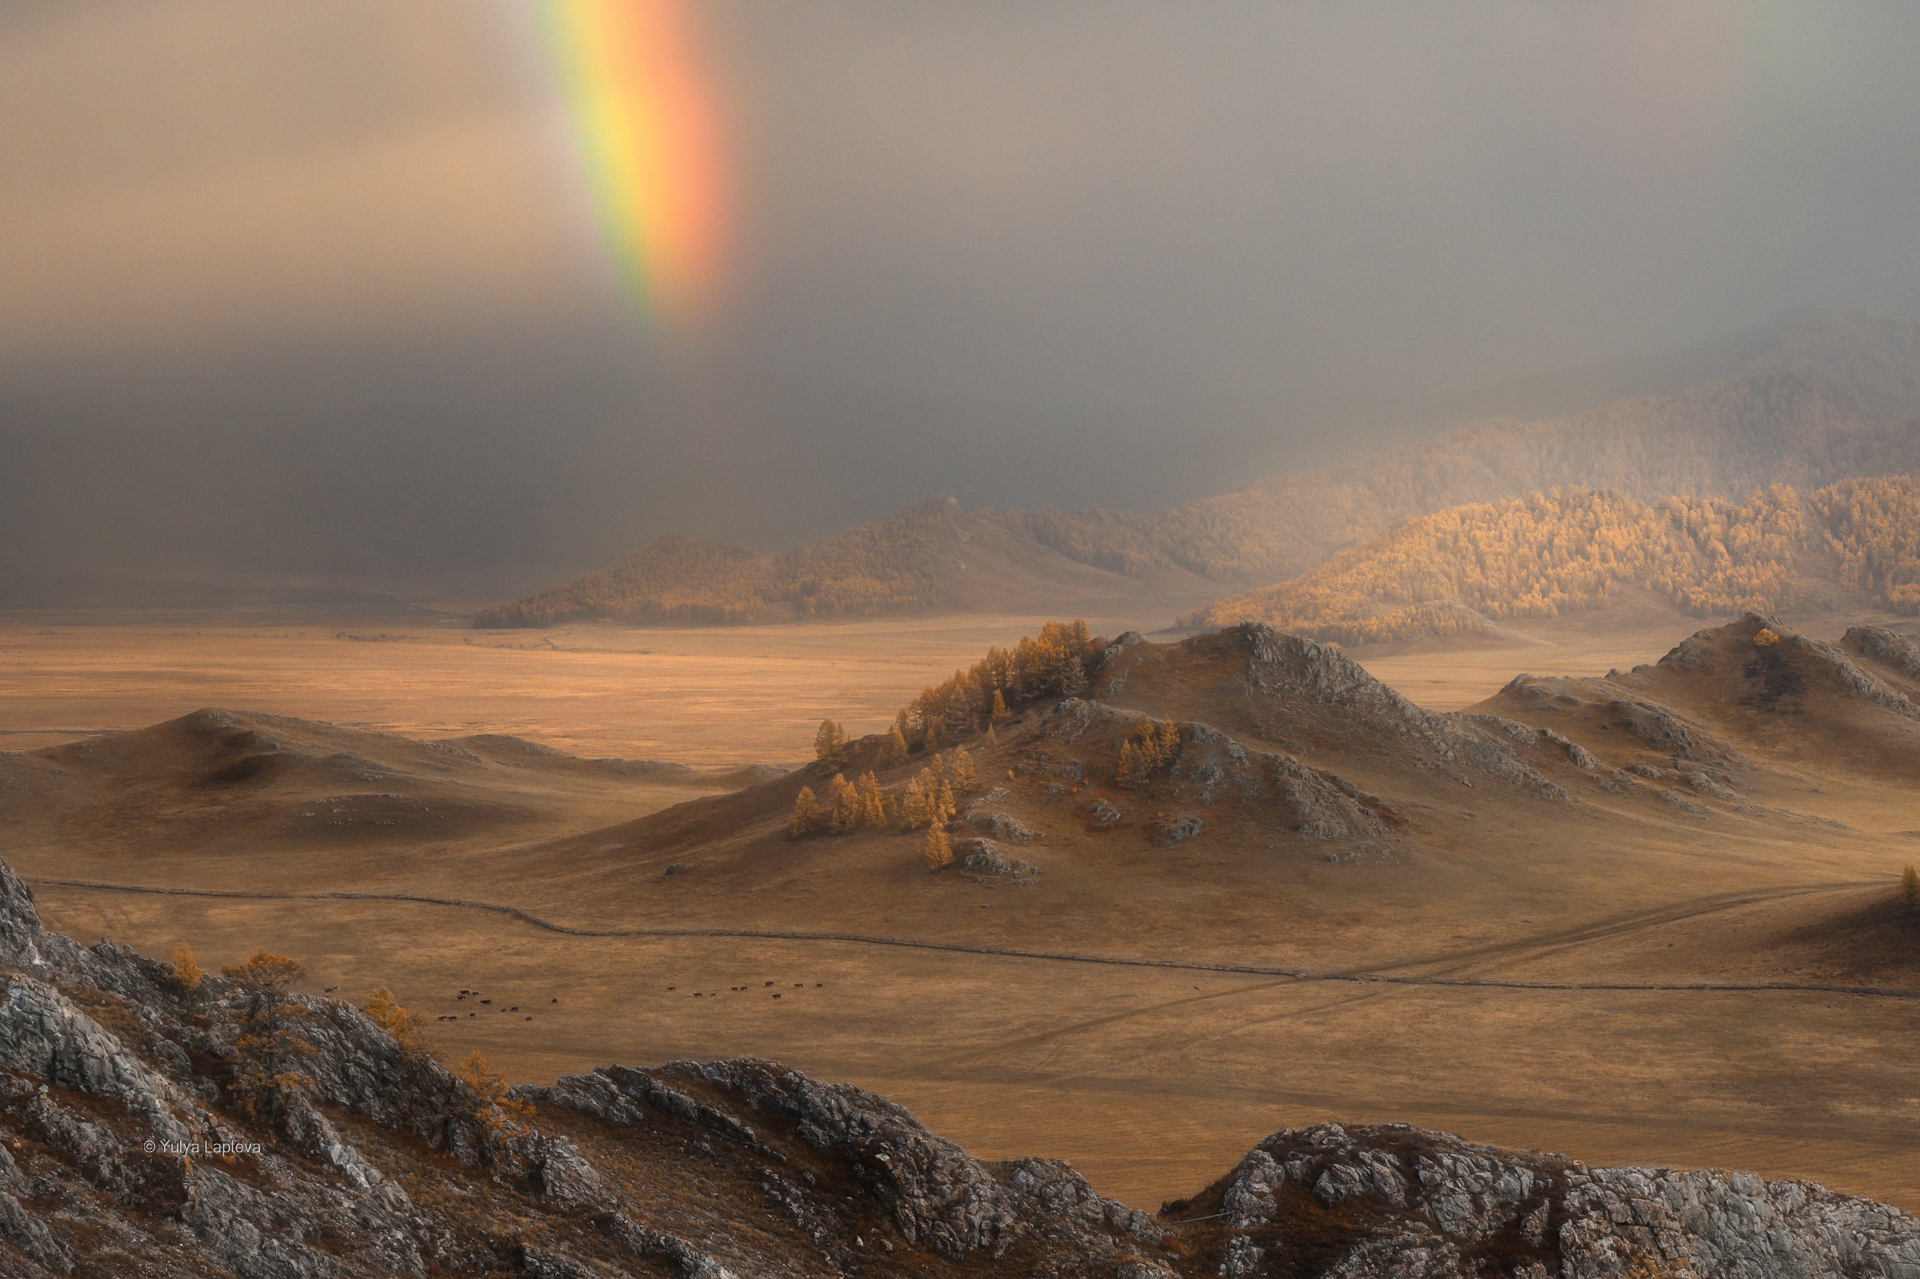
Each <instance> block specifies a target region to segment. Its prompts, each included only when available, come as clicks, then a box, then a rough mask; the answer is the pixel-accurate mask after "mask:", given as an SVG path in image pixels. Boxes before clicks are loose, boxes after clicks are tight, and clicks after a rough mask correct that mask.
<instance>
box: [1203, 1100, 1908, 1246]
mask: <svg viewBox="0 0 1920 1279" xmlns="http://www.w3.org/2000/svg"><path fill="white" fill-rule="evenodd" d="M1218 1195H1219V1198H1218V1204H1217V1208H1216V1209H1215V1210H1216V1211H1218V1212H1220V1213H1221V1214H1223V1216H1224V1219H1225V1221H1226V1222H1227V1224H1228V1225H1229V1226H1230V1227H1231V1229H1232V1232H1233V1233H1232V1236H1231V1238H1230V1239H1229V1240H1228V1241H1227V1242H1226V1243H1225V1245H1224V1247H1223V1248H1222V1250H1221V1251H1220V1253H1219V1260H1218V1262H1217V1263H1216V1265H1217V1267H1218V1269H1217V1270H1216V1273H1219V1274H1227V1273H1238V1274H1244V1275H1249V1276H1251V1275H1261V1274H1267V1273H1275V1274H1280V1273H1285V1274H1293V1273H1303V1272H1301V1271H1299V1270H1298V1269H1297V1268H1290V1267H1295V1259H1294V1258H1291V1257H1288V1256H1286V1254H1285V1252H1284V1251H1283V1250H1282V1249H1283V1246H1284V1244H1285V1243H1286V1241H1287V1240H1288V1239H1289V1238H1290V1237H1293V1236H1294V1235H1295V1233H1296V1230H1297V1229H1298V1228H1300V1227H1301V1226H1302V1225H1303V1224H1304V1222H1305V1221H1306V1220H1308V1219H1309V1218H1310V1219H1311V1221H1312V1223H1313V1229H1314V1230H1315V1231H1317V1232H1318V1233H1319V1235H1320V1236H1321V1237H1322V1238H1325V1237H1326V1236H1327V1230H1328V1226H1329V1219H1328V1218H1327V1217H1325V1216H1312V1215H1311V1213H1313V1212H1314V1211H1317V1210H1328V1211H1331V1212H1333V1213H1335V1214H1336V1216H1335V1218H1334V1219H1333V1220H1336V1221H1338V1222H1339V1223H1340V1227H1339V1228H1340V1231H1341V1232H1342V1233H1343V1234H1344V1236H1345V1238H1346V1239H1347V1242H1346V1243H1345V1244H1343V1245H1340V1246H1339V1247H1337V1248H1335V1249H1334V1250H1333V1251H1332V1252H1331V1253H1329V1254H1327V1255H1323V1256H1321V1257H1320V1258H1319V1259H1318V1260H1317V1261H1316V1263H1315V1266H1314V1268H1312V1269H1310V1270H1309V1271H1306V1272H1304V1273H1313V1274H1324V1275H1328V1276H1333V1275H1339V1276H1344V1277H1346V1279H1404V1277H1406V1276H1426V1277H1428V1279H1469V1277H1471V1276H1481V1275H1489V1274H1498V1275H1508V1276H1517V1277H1520V1279H1545V1277H1548V1276H1553V1277H1556V1279H1646V1277H1647V1276H1689V1277H1691V1279H1853V1277H1854V1276H1868V1275H1872V1276H1885V1277H1887V1279H1892V1277H1894V1276H1899V1277H1900V1279H1920V1222H1916V1221H1914V1220H1913V1219H1912V1218H1910V1217H1908V1216H1906V1215H1905V1214H1903V1213H1900V1212H1898V1211H1896V1210H1894V1209H1892V1208H1888V1207H1886V1206H1884V1205H1882V1204H1876V1203H1873V1202H1871V1201H1868V1200H1863V1199H1851V1198H1847V1197H1845V1196H1841V1195H1835V1194H1832V1193H1831V1192H1829V1191H1826V1190H1824V1189H1822V1188H1820V1187H1818V1186H1814V1185H1810V1184H1808V1183H1805V1182H1768V1181H1764V1180H1762V1179H1760V1178H1758V1177H1752V1176H1743V1175H1740V1174H1736V1173H1723V1172H1670V1171H1666V1170H1662V1169H1641V1168H1609V1169H1588V1168H1585V1167H1583V1166H1582V1165H1580V1164H1578V1163H1575V1162H1572V1161H1570V1160H1566V1159H1563V1158H1561V1157H1559V1156H1556V1155H1543V1154H1539V1153H1537V1152H1536V1153H1532V1154H1518V1153H1515V1152H1511V1151H1503V1150H1496V1149H1493V1148H1490V1147H1485V1146H1475V1145H1471V1144H1469V1143H1467V1142H1463V1141H1460V1140H1459V1139H1458V1138H1454V1137H1448V1136H1445V1135H1443V1134H1439V1133H1430V1132H1424V1131H1422V1130H1420V1129H1416V1128H1407V1127H1386V1128H1364V1129H1347V1128H1342V1127H1341V1126H1339V1125H1337V1124H1323V1125H1320V1126H1318V1127H1315V1128H1308V1129H1303V1130H1297V1131H1288V1132H1280V1133H1275V1134H1274V1135H1273V1136H1271V1137H1269V1138H1267V1139H1266V1140H1265V1141H1263V1142H1261V1143H1260V1144H1259V1145H1258V1146H1257V1147H1255V1148H1254V1149H1253V1150H1252V1151H1250V1152H1249V1153H1248V1154H1247V1155H1246V1157H1245V1158H1243V1159H1242V1160H1241V1161H1240V1163H1239V1165H1238V1166H1237V1167H1236V1168H1235V1169H1234V1170H1233V1172H1232V1173H1231V1174H1230V1175H1229V1176H1228V1177H1227V1179H1226V1180H1225V1182H1224V1183H1223V1184H1222V1185H1221V1187H1220V1189H1219V1191H1218ZM1304 1196H1310V1197H1311V1200H1312V1201H1313V1202H1314V1203H1315V1204H1316V1205H1317V1209H1309V1208H1308V1207H1307V1206H1306V1201H1305V1199H1304ZM1203 1202H1204V1201H1203ZM1207 1206H1208V1207H1213V1206H1214V1205H1212V1204H1208V1205H1207ZM1174 1207H1176V1208H1178V1209H1180V1210H1181V1211H1182V1213H1183V1214H1185V1213H1189V1212H1192V1213H1198V1212H1201V1211H1204V1209H1202V1208H1198V1207H1195V1206H1194V1205H1193V1204H1180V1205H1174ZM1256 1254H1257V1255H1256ZM1269 1254H1271V1255H1272V1256H1273V1257H1274V1258H1275V1264H1274V1267H1273V1269H1272V1270H1271V1271H1269V1270H1268V1269H1267V1267H1266V1264H1265V1263H1264V1261H1263V1260H1262V1259H1263V1258H1265V1257H1267V1256H1268V1255H1269Z"/></svg>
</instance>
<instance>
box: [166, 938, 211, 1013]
mask: <svg viewBox="0 0 1920 1279" xmlns="http://www.w3.org/2000/svg"><path fill="white" fill-rule="evenodd" d="M171 971H172V973H173V979H174V980H175V981H177V982H179V983H180V985H181V988H182V989H184V990H185V991H186V992H187V998H188V999H192V998H193V996H194V994H195V992H197V991H198V990H199V989H200V983H201V982H203V981H205V980H206V978H207V975H206V973H205V972H203V971H201V968H200V965H198V964H196V963H194V962H193V947H191V946H189V945H187V943H185V942H181V943H180V944H179V945H178V946H175V947H174V948H173V964H172V965H171Z"/></svg>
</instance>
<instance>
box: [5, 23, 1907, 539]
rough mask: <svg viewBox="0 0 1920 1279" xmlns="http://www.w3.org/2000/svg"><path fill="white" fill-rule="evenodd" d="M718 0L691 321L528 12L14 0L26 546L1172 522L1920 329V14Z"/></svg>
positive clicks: (17, 313) (10, 344) (20, 463)
mask: <svg viewBox="0 0 1920 1279" xmlns="http://www.w3.org/2000/svg"><path fill="white" fill-rule="evenodd" d="M697 15H698V18H699V25H700V31H701V36H702V39H703V42H704V48H705V56H706V61H707V62H708V64H709V65H710V67H711V68H712V71H713V77H712V79H713V86H712V87H713V92H714V96H715V102H716V107H717V110H718V112H719V114H720V116H721V119H722V121H723V126H724V127H723V132H724V133H725V135H726V138H727V149H728V153H729V155H728V169H729V189H730V190H731V192H732V196H733V199H734V202H735V208H734V210H733V217H732V219H731V222H732V226H733V228H734V235H735V240H734V244H733V246H732V250H731V253H732V257H733V259H734V260H733V262H732V264H731V270H730V272H729V273H728V274H729V279H730V281H731V285H730V293H729V295H728V297H727V299H726V302H725V305H724V307H723V308H722V310H721V313H720V316H721V318H720V319H719V321H718V322H717V323H716V324H715V325H714V326H713V327H712V328H711V329H709V330H707V331H705V332H704V333H701V334H699V335H696V336H694V337H690V338H686V339H684V340H681V341H677V342H673V343H667V344H659V343H653V344H648V343H644V342H641V341H639V340H638V339H636V338H634V337H633V335H632V328H631V324H630V321H629V318H628V316H627V315H626V314H625V313H624V312H623V311H622V309H621V306H620V303H619V298H618V296H617V291H616V287H615V285H614V283H613V280H612V277H611V274H610V272H609V271H607V269H606V267H605V261H604V255H603V253H602V252H601V251H600V249H599V248H598V245H597V243H596V237H595V233H594V231H593V229H592V227H591V225H590V222H589V219H588V217H587V214H586V205H585V202H584V199H583V197H582V195H581V193H580V191H579V189H578V185H577V183H576V182H575V181H574V180H573V178H572V173H573V168H572V165H571V158H570V156H569V155H568V153H567V144H566V140H565V132H564V127H563V125H562V123H561V121H560V118H559V115H558V113H557V108H556V105H555V103H554V101H553V99H552V96H551V92H550V89H549V87H548V85H547V83H546V81H545V78H544V76H543V74H542V73H541V70H540V60H539V52H538V48H537V42H536V40H535V38H534V24H533V23H532V21H531V18H530V15H529V13H528V12H527V10H526V9H525V7H524V6H522V5H519V4H513V3H504V2H503V3H499V4H488V5H478V4H456V3H442V4H425V3H423V4H419V5H407V6H388V5H384V4H374V3H371V0H365V2H349V0H339V2H338V3H330V4H326V5H321V4H312V5H302V4H292V5H275V6H257V5H250V4H239V3H219V2H216V0H194V2H188V0H172V2H171V3H156V4H151V5H139V6H133V5H126V6H122V5H99V6H85V7H78V6H64V5H50V4H29V5H16V6H13V7H10V8H9V9H7V10H5V11H3V12H0V24H4V25H0V30H3V31H4V33H5V37H6V38H5V40H4V41H0V119H5V120H6V121H7V126H6V127H5V128H4V129H0V166H3V167H4V171H5V172H6V173H8V174H9V181H8V182H7V183H6V184H4V186H0V233H3V235H4V239H3V240H0V243H4V244H5V246H6V247H5V248H4V250H0V255H3V256H0V369H4V371H5V374H6V379H7V386H6V390H5V399H4V401H0V408H3V409H4V410H5V414H6V420H5V421H4V422H0V430H4V431H5V433H6V435H5V441H6V442H8V447H9V448H10V449H11V450H12V454H13V457H14V458H15V459H16V465H15V466H13V467H9V468H4V478H0V486H4V487H6V489H7V491H6V492H5V493H0V498H4V499H7V509H8V512H9V514H8V515H7V516H6V517H4V521H0V534H3V535H4V537H5V539H6V541H5V547H4V550H5V558H6V559H7V561H8V562H9V563H14V564H18V563H19V562H21V561H23V560H32V559H35V558H49V557H58V556H65V557H67V558H69V559H71V560H74V561H76V562H90V561H91V560H109V559H111V560H119V561H127V562H131V561H133V560H144V561H146V562H154V563H171V564H173V565H175V566H183V565H191V564H211V563H220V564H224V565H227V566H240V567H245V566H251V567H276V566H279V567H295V566H298V567H301V568H306V569H328V568H338V569H347V568H352V569H378V570H381V571H388V570H393V571H398V570H401V569H411V568H432V567H435V566H438V565H446V564H454V563H490V562H497V561H500V560H502V559H507V558H513V557H520V558H523V559H536V560H537V559H543V558H544V559H546V560H549V561H553V562H565V563H569V564H578V563H591V562H593V561H594V560H596V559H601V558H606V557H609V556H612V555H616V554H618V553H620V552H621V551H622V550H624V549H626V548H627V547H628V546H630V545H632V544H633V543H635V542H637V541H638V540H640V539H643V538H645V537H648V536H651V535H654V534H657V533H660V532H664V531H668V530H670V529H675V528H680V529H687V530H689V531H696V532H702V533H707V534H712V535H731V536H735V537H738V538H742V539H745V540H751V541H756V542H759V543H762V544H778V543H781V542H784V541H790V540H792V539H795V538H798V537H803V536H810V535H814V534H818V533H821V532H826V531H829V530H831V529H834V528H837V527H842V526H844V525H845V524H847V523H850V522H853V521H855V520H857V519H860V518H865V517H868V516H872V515H876V514H879V513H881V512H884V511H886V510H888V509H892V508H894V507H897V506H899V505H901V504H904V503H906V502H909V501H912V500H916V499H918V498H920V497H923V496H927V495H930V494H933V493H940V492H952V493H955V494H956V495H958V496H960V497H961V499H962V500H963V501H965V502H967V503H968V504H969V505H981V504H988V503H1005V504H1028V505H1039V504H1060V505H1066V504H1092V503H1104V504H1113V505H1129V506H1141V507H1150V506H1155V505H1159V504H1163V503H1166V502H1169V501H1174V500H1180V499H1184V498H1187V497H1191V496H1195V495H1197V494H1200V493H1204V492H1207V491H1212V490H1215V489H1218V488H1223V487H1228V486H1231V485H1233V484H1236V483H1238V482H1241V481H1243V480H1245V479H1247V478H1251V476H1253V475H1255V474H1258V473H1260V472H1262V471H1265V470H1271V469H1295V468H1301V467H1311V466H1314V465H1318V464H1321V463H1324V462H1327V461H1330V460H1334V459H1336V458H1343V457H1349V456H1354V455H1357V454H1359V453H1361V452H1363V451H1364V450H1366V449H1367V448H1370V447H1373V446H1375V445H1377V444H1378V443H1380V442H1383V441H1385V440H1389V439H1395V438H1399V437H1400V436H1402V435H1404V434H1405V433H1406V432H1408V431H1411V430H1414V429H1418V427H1419V426H1420V425H1421V424H1422V423H1426V422H1430V421H1431V420H1433V418H1432V416H1431V414H1430V413H1429V412H1428V411H1427V410H1426V408H1425V406H1427V405H1429V404H1433V403H1438V402H1442V401H1445V400H1447V399H1448V398H1449V397H1453V396H1457V395H1458V394H1459V393H1461V392H1463V391H1467V390H1470V389H1471V388H1474V387H1476V386H1481V385H1485V384H1488V383H1497V382H1501V381H1505V380H1508V379H1514V378H1520V377H1523V376H1526V375H1530V374H1535V373H1538V372H1541V371H1543V370H1546V369H1551V368H1554V367H1557V366H1563V365H1570V364H1579V363H1588V362H1596V361H1601V360H1606V359H1611V358H1614V357H1617V356H1621V355H1625V354H1631V353H1636V352H1644V351H1651V350H1657V349H1659V348H1662V347H1665V346H1669V345H1673V344H1678V343H1682V342H1687V341H1691V340H1695V339H1699V338H1703V337H1707V336H1710V335H1712V334H1715V333H1719V332H1724V331H1728V330H1734V329H1741V328H1747V327H1750V326H1753V325H1756V324H1761V323H1765V322H1768V321H1771V320H1774V319H1777V318H1779V317H1781V316H1784V315H1790V314H1794V313H1800V312H1806V311H1812V310H1832V309H1850V310H1869V311H1880V312H1892V313H1900V314H1909V315H1912V314H1916V313H1920V258H1916V257H1915V256H1914V255H1913V254H1912V253H1911V251H1910V240H1911V210H1912V209H1913V208H1914V207H1917V205H1916V197H1920V138H1916V136H1915V135H1914V132H1913V130H1912V129H1911V121H1912V120H1914V119H1915V118H1920V84H1917V82H1916V79H1915V77H1913V76H1911V75H1910V74H1909V71H1908V69H1909V68H1910V67H1911V66H1912V65H1914V64H1915V58H1916V55H1920V15H1917V14H1916V12H1915V11H1913V10H1912V9H1911V8H1910V7H1907V6H1895V5H1887V6H1871V5H1849V6H1827V7H1815V6H1808V5H1803V4H1778V5H1768V4H1718V3H1697V4H1687V5H1674V4H1670V3H1621V4H1614V5H1608V6H1548V5H1540V4H1535V3H1513V4H1472V5H1460V4H1445V5H1442V4H1433V5H1400V4H1396V5H1355V4H1339V5H1334V4H1325V5H1264V4H1261V5H1255V4H1224V3H1223V4H1212V5H1204V6H1195V5H1185V4H1181V5H1175V4H1166V3H1159V4H1134V3H1127V2H1125V0H1108V2H1104V3H1099V4H1074V3H1054V4H1011V3H1009V4H988V3H976V4H966V5H953V4H944V3H938V4H936V3H926V4H906V3H877V2H869V3H860V4H834V3H827V2H825V0H822V2H820V3H809V4H804V5H791V4H781V3H752V4H748V3H715V4H702V5H700V6H698V7H697ZM56 530H57V532H56ZM235 530H252V532H249V533H248V534H247V535H245V536H238V537H236V536H235Z"/></svg>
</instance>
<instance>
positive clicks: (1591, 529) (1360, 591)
mask: <svg viewBox="0 0 1920 1279" xmlns="http://www.w3.org/2000/svg"><path fill="white" fill-rule="evenodd" d="M1637 592H1649V593H1651V594H1653V595H1654V596H1656V597H1658V598H1660V599H1663V600H1666V601H1668V602H1670V603H1672V604H1673V605H1675V606H1677V607H1679V608H1681V609H1683V610H1685V611H1687V612H1689V613H1692V614H1694V615H1696V616H1712V615H1724V614H1728V613H1740V612H1746V611H1750V610H1753V611H1760V612H1779V611H1784V610H1792V609H1803V608H1810V607H1824V606H1831V605H1834V604H1837V603H1841V602H1850V603H1856V604H1864V605H1865V606H1867V607H1872V608H1880V609H1888V610H1891V611H1894V612H1897V613H1905V614H1914V613H1920V484H1917V483H1916V482H1915V481H1914V480H1913V479H1912V478H1910V477H1907V476H1895V477H1888V478H1881V479H1869V480H1846V481H1843V482H1841V483H1839V484H1834V485H1830V486H1829V487H1827V488H1824V489H1820V490H1818V491H1816V492H1814V493H1811V494H1808V495H1807V496H1806V497H1805V498H1802V497H1801V496H1800V495H1799V494H1797V493H1795V492H1794V491H1793V489H1791V488H1789V487H1787V486H1784V485H1776V486H1774V487H1772V488H1769V489H1766V490H1763V491H1761V492H1758V493H1755V494H1753V495H1752V496H1751V497H1749V498H1748V499H1747V500H1746V501H1744V502H1741V503H1733V502H1726V501H1721V500H1720V499H1717V498H1689V497H1678V496H1670V497H1666V498H1662V499H1661V500H1659V501H1658V502H1652V503H1645V502H1640V501H1637V500H1635V499H1633V498H1631V497H1626V496H1623V495H1622V494H1619V493H1614V492H1593V491H1588V490H1582V489H1573V490H1558V491H1555V492H1552V493H1544V494H1541V493H1536V494H1534V495H1532V496H1530V497H1528V498H1526V499H1524V500H1522V499H1510V500H1507V501H1504V502H1492V503H1483V504H1479V505H1474V506H1462V507H1456V508H1454V509H1452V510H1448V511H1441V512H1439V513H1437V514H1434V515H1428V516H1423V517H1421V518H1419V519H1413V520H1408V521H1406V522H1405V523H1403V524H1400V525H1398V526H1397V527H1395V528H1393V529H1391V530H1389V531H1388V532H1386V533H1383V534H1381V535H1380V536H1379V537H1376V538H1374V539H1373V540H1371V541H1369V542H1368V543H1366V544H1365V545H1363V546H1359V547H1355V548H1354V549H1352V550H1350V551H1346V552H1343V553H1342V554H1340V555H1338V556H1336V557H1335V558H1334V559H1333V560H1331V561H1329V562H1328V563H1326V564H1323V565H1321V566H1320V567H1319V568H1316V569H1314V570H1312V571H1311V572H1308V573H1305V574H1303V575H1302V576H1300V577H1298V578H1296V579H1294V580H1293V581H1290V582H1283V583H1281V584H1279V585H1277V586H1270V587H1265V588H1263V589H1260V590H1257V591H1249V592H1247V593H1246V594H1244V595H1238V596H1235V597H1233V598H1232V599H1227V600H1222V601H1221V602H1219V603H1217V604H1212V605H1209V606H1207V607H1206V608H1203V609H1199V610H1197V611H1195V612H1194V613H1192V614H1190V615H1188V616H1187V617H1185V618H1183V619H1181V620H1182V622H1183V623H1185V624H1186V625H1190V626H1228V625H1232V624H1234V623H1236V622H1244V621H1261V622H1266V623H1269V624H1270V625H1273V626H1277V627H1280V628H1282V629H1285V630H1290V631H1298V632H1300V633H1301V634H1306V635H1312V636H1314V637H1315V638H1318V639H1325V640H1335V641H1338V642H1340V643H1343V644H1365V643H1369V642H1377V641H1388V640H1405V639H1414V638H1419V637H1423V636H1428V635H1446V634H1453V633H1459V632H1474V633H1487V632H1490V631H1491V630H1492V629H1493V627H1492V623H1491V622H1490V621H1489V619H1494V618H1522V617H1558V616H1561V615H1564V614H1569V613H1578V612H1583V611H1586V610H1590V609H1604V608H1606V607H1608V606H1609V605H1611V604H1614V603H1616V602H1618V601H1619V600H1620V599H1621V598H1622V597H1624V596H1628V595H1630V594H1633V593H1637Z"/></svg>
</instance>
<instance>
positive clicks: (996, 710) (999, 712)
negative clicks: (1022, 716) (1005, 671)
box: [987, 688, 1010, 732]
mask: <svg viewBox="0 0 1920 1279" xmlns="http://www.w3.org/2000/svg"><path fill="white" fill-rule="evenodd" d="M1008 714H1010V712H1009V711H1008V710H1007V699H1006V698H1005V697H1004V696H1002V695H1001V692H1000V690H999V689H997V688H996V689H994V690H993V710H992V711H991V712H989V715H990V718H991V719H995V720H1002V719H1005V718H1006V717H1007V716H1008ZM987 729H988V731H989V732H991V731H992V729H993V725H992V724H991V723H989V724H988V725H987Z"/></svg>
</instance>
